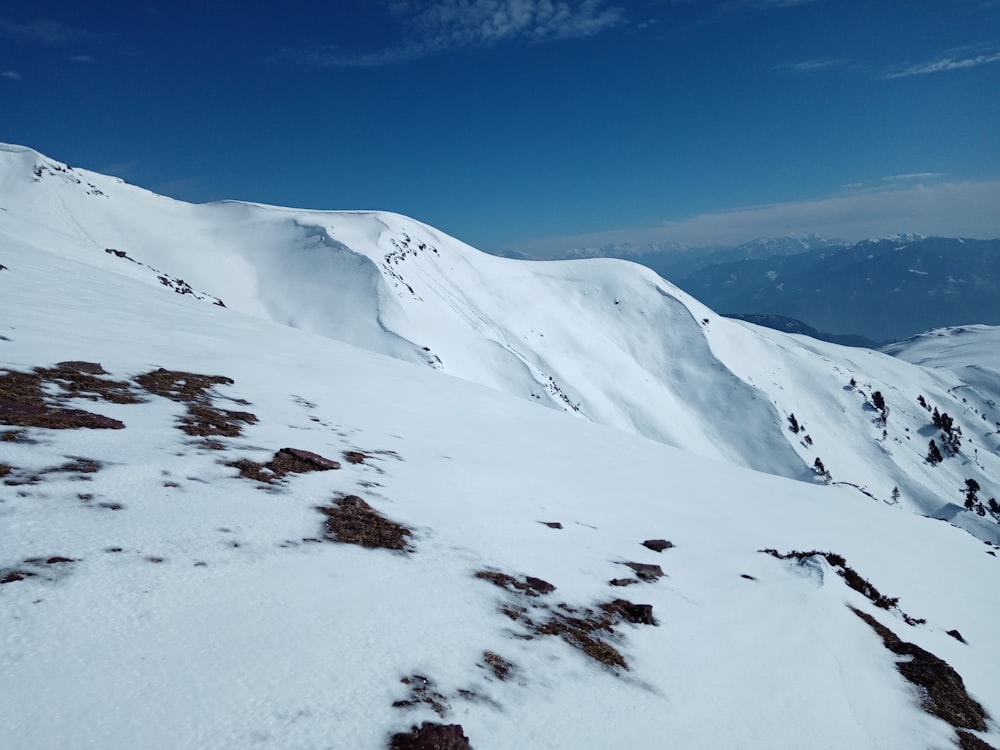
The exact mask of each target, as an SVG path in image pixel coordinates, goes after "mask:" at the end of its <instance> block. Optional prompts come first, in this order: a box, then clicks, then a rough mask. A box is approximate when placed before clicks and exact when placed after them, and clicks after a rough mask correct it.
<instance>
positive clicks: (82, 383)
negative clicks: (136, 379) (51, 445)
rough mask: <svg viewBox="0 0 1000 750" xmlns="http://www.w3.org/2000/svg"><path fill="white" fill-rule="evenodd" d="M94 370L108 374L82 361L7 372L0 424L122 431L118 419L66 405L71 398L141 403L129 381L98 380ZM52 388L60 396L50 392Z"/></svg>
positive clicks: (0, 393) (0, 378)
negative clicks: (25, 370) (86, 369)
mask: <svg viewBox="0 0 1000 750" xmlns="http://www.w3.org/2000/svg"><path fill="white" fill-rule="evenodd" d="M83 365H92V367H90V368H89V369H90V371H89V372H85V371H81V369H80V367H81V366H83ZM95 371H99V372H100V373H103V374H106V373H104V370H103V369H101V368H100V365H96V364H93V363H83V362H62V363H60V364H59V365H56V366H55V367H36V368H35V369H34V370H33V371H31V372H19V371H16V370H4V371H3V374H2V375H0V424H6V425H13V426H17V427H41V428H45V429H50V430H71V429H116V430H120V429H122V428H123V427H125V425H124V423H122V422H121V421H119V420H117V419H112V418H110V417H105V416H102V415H100V414H94V413H92V412H89V411H84V410H82V409H71V408H67V407H66V406H65V403H66V401H67V400H68V399H70V398H86V399H90V400H91V401H108V402H111V403H117V404H134V403H139V401H140V399H139V398H138V397H137V396H136V395H135V394H134V393H133V391H132V389H131V386H130V385H129V384H128V383H127V382H124V381H119V380H108V379H105V378H101V377H97V376H96V375H95V374H93V373H94V372H95ZM46 386H49V388H48V389H47V388H46ZM53 386H54V387H55V389H56V390H57V393H54V394H53V393H51V390H52V387H53ZM7 434H10V433H7ZM4 439H5V440H6V439H11V440H18V439H20V437H19V435H18V431H15V432H14V437H11V438H6V437H5V438H4Z"/></svg>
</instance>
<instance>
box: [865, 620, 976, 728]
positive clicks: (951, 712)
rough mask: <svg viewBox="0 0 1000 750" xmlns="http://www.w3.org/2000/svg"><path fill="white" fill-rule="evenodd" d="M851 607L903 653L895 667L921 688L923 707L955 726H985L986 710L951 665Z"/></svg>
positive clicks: (892, 647)
mask: <svg viewBox="0 0 1000 750" xmlns="http://www.w3.org/2000/svg"><path fill="white" fill-rule="evenodd" d="M851 611H852V612H854V614H856V615H857V616H858V617H860V618H861V619H862V620H864V621H865V622H866V623H868V625H869V626H871V628H872V630H874V631H875V632H876V633H878V635H879V636H880V637H881V638H882V643H883V644H884V645H885V647H886V648H887V649H889V650H890V651H891V652H892V653H894V654H897V655H899V656H902V657H904V660H902V661H898V662H896V669H898V670H899V673H900V674H901V675H903V677H905V678H906V679H907V680H908V681H910V682H912V683H913V684H914V685H916V686H917V687H919V688H920V689H921V692H922V694H923V707H924V710H925V711H927V712H928V713H931V714H933V715H934V716H937V717H938V718H940V719H944V720H945V721H947V722H948V723H949V724H951V725H952V726H953V727H955V728H956V729H975V730H979V731H985V730H986V719H987V714H986V711H985V710H984V709H983V707H982V706H981V705H980V704H979V703H978V702H977V701H976V700H974V699H973V698H972V697H971V696H970V695H969V694H968V693H967V692H966V691H965V682H964V681H963V680H962V677H961V675H959V674H958V672H956V671H955V670H954V669H953V668H952V667H951V665H949V664H948V663H947V662H945V661H944V660H943V659H939V658H938V657H937V656H935V655H934V654H932V653H930V652H929V651H925V650H924V649H922V648H920V646H917V645H915V644H913V643H907V642H906V641H904V640H902V639H901V638H900V637H899V636H898V635H896V634H895V633H893V632H892V631H891V630H889V628H887V627H886V626H885V625H883V624H882V623H880V622H879V621H878V620H876V619H875V618H874V617H872V616H871V615H869V614H867V613H865V612H862V611H861V610H859V609H855V608H854V607H851Z"/></svg>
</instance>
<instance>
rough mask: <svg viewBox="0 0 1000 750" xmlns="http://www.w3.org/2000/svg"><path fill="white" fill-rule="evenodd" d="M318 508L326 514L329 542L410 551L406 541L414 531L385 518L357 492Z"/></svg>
mask: <svg viewBox="0 0 1000 750" xmlns="http://www.w3.org/2000/svg"><path fill="white" fill-rule="evenodd" d="M317 510H318V511H319V512H320V513H322V514H323V515H324V516H326V523H325V524H324V531H325V532H326V538H327V539H329V540H331V541H335V542H342V543H344V544H357V545H360V546H362V547H369V548H380V549H389V550H396V551H400V552H413V548H412V547H411V546H410V544H409V541H408V540H409V538H410V537H411V536H413V532H412V531H411V530H410V529H408V528H407V527H406V526H404V525H403V524H401V523H396V522H395V521H392V520H390V519H388V518H386V517H385V516H383V515H382V514H381V513H379V512H378V511H376V510H375V509H374V508H372V507H371V506H370V505H369V504H368V503H366V502H365V501H364V500H362V499H361V498H360V497H358V496H357V495H346V496H343V497H339V498H337V499H336V500H334V501H333V503H332V504H331V505H327V506H321V507H318V508H317Z"/></svg>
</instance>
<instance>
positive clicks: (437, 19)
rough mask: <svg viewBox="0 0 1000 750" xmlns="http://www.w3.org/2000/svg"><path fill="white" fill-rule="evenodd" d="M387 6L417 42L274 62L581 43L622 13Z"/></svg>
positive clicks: (351, 60) (586, 5)
mask: <svg viewBox="0 0 1000 750" xmlns="http://www.w3.org/2000/svg"><path fill="white" fill-rule="evenodd" d="M388 7H389V10H390V11H391V12H392V13H393V14H394V15H396V16H397V17H399V18H400V19H401V20H403V21H404V22H405V24H406V26H407V27H408V28H410V29H412V31H413V34H412V35H413V36H414V37H415V39H416V41H413V42H409V43H406V44H403V45H399V46H396V47H388V48H385V49H381V50H377V51H374V52H366V53H360V54H345V53H344V52H342V51H341V50H339V49H336V48H312V49H308V50H285V51H284V52H282V53H281V54H280V55H279V58H281V59H286V60H293V61H295V62H301V63H306V64H310V65H317V66H340V67H375V66H379V65H390V64H393V63H400V62H406V61H408V60H415V59H418V58H422V57H427V56H429V55H434V54H440V53H443V52H447V51H448V50H452V49H467V48H476V47H488V46H491V45H494V44H498V43H501V42H508V41H514V40H526V41H529V42H549V41H558V40H562V39H583V38H586V37H590V36H594V35H595V34H598V33H600V32H602V31H604V30H606V29H609V28H611V27H612V26H616V25H618V24H619V23H621V22H622V21H623V20H624V13H623V11H622V10H621V9H620V8H617V7H607V6H605V2H604V0H578V1H577V2H572V1H571V0H436V1H435V2H430V3H411V2H393V3H390V4H389V6H388Z"/></svg>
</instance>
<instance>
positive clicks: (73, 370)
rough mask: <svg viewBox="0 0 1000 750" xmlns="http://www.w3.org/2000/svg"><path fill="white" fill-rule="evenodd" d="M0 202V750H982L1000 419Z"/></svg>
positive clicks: (348, 225) (776, 363)
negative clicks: (0, 679) (68, 749)
mask: <svg viewBox="0 0 1000 750" xmlns="http://www.w3.org/2000/svg"><path fill="white" fill-rule="evenodd" d="M0 162H2V168H0V265H2V266H3V268H2V269H0V312H2V317H0V425H5V426H4V427H3V428H2V429H0V432H2V434H0V674H3V675H4V686H3V687H0V746H2V747H4V748H7V747H10V748H15V749H17V750H21V749H22V748H24V749H25V750H28V749H29V748H30V749H32V750H34V749H36V748H38V749H45V748H57V747H65V746H68V745H72V746H74V747H79V748H102V750H103V749H105V748H125V747H136V746H139V747H145V748H196V747H212V748H230V747H232V748H236V747H240V748H242V747H245V746H247V745H252V744H253V745H260V746H263V747H275V748H278V747H280V748H320V747H337V748H367V747H387V746H392V747H397V748H404V747H411V748H419V747H434V746H435V745H432V744H430V743H431V742H432V740H431V739H428V736H429V735H430V734H432V733H435V732H436V733H438V735H439V736H438V740H440V741H439V745H438V746H440V747H447V748H451V747H453V748H461V747H463V745H462V744H461V742H460V740H459V739H458V737H457V736H456V732H457V733H458V734H462V733H464V734H466V735H467V736H468V737H469V738H470V739H471V743H472V746H474V747H475V748H477V750H488V749H489V748H515V747H518V748H519V747H551V748H563V747H565V748H569V747H574V748H575V747H581V746H585V747H617V746H628V745H632V744H635V745H643V746H645V745H650V744H652V745H654V746H655V745H656V744H657V743H659V742H662V741H663V738H669V740H670V742H671V744H676V745H678V746H681V747H688V748H721V747H733V746H745V747H752V748H754V747H760V748H764V747H767V748H791V747H801V746H803V745H806V744H808V745H810V746H815V747H829V748H844V747H851V748H911V747H927V748H934V749H935V750H937V749H938V748H942V749H943V748H947V747H951V746H952V742H953V741H955V740H956V738H957V737H963V739H962V741H963V742H964V743H966V744H964V745H963V747H976V745H975V744H969V743H974V742H975V741H978V742H982V741H983V740H989V741H990V742H992V743H993V744H996V742H997V738H998V737H1000V731H998V728H997V726H996V725H995V724H994V723H993V720H992V719H990V718H988V717H987V715H990V716H995V715H997V712H998V711H1000V677H998V675H997V673H996V669H995V666H994V665H995V664H997V663H1000V640H998V639H997V638H996V637H995V625H996V620H997V616H998V614H1000V598H998V595H997V593H996V592H997V590H998V589H997V586H996V582H997V581H996V579H997V576H998V575H1000V568H998V565H1000V561H998V559H997V557H996V549H998V548H997V547H996V542H997V541H1000V538H998V537H997V534H996V531H997V529H1000V527H998V526H997V524H996V523H995V522H994V520H993V519H992V517H991V515H990V514H989V513H988V512H985V513H984V515H983V516H980V515H979V514H978V513H976V512H975V511H971V512H970V511H965V510H963V509H962V507H961V504H962V500H963V491H964V490H967V489H968V487H967V485H965V480H967V479H973V480H975V481H976V483H977V486H979V487H980V490H979V494H980V496H981V498H982V500H983V501H984V502H985V501H986V499H987V498H989V497H990V496H991V495H992V496H996V495H997V494H1000V493H998V492H997V484H996V480H995V479H994V477H996V476H998V472H997V469H998V468H1000V466H998V460H1000V459H998V457H997V443H996V437H997V435H996V433H995V432H994V431H993V429H992V424H993V423H992V420H993V419H994V411H991V410H995V409H996V405H995V403H994V404H993V405H991V404H990V403H989V398H988V396H987V395H986V394H985V393H979V392H977V393H973V392H972V391H966V392H962V393H954V392H952V391H953V389H954V383H953V377H952V375H951V373H950V372H948V373H942V372H941V371H939V370H936V369H927V368H924V367H921V366H919V365H915V364H911V363H909V362H906V361H903V360H902V359H898V358H893V357H890V356H887V355H884V354H880V353H876V352H870V351H858V350H849V349H845V348H842V347H837V346H834V345H830V344H822V343H820V342H814V341H811V340H809V339H806V338H804V337H796V336H789V335H783V334H780V333H778V332H775V331H769V330H766V329H760V328H757V327H754V326H752V325H748V324H744V323H740V322H736V321H729V320H726V319H724V318H721V317H719V316H717V315H715V314H714V313H713V312H712V311H711V310H709V309H707V308H705V307H704V306H702V305H700V304H699V303H698V302H697V301H695V300H693V299H692V298H690V297H689V296H688V295H685V294H684V293H682V292H680V291H679V290H678V289H676V288H675V287H673V286H671V285H670V284H668V283H667V282H665V281H663V280H662V279H660V278H659V277H657V276H656V275H655V274H653V273H652V272H650V271H648V270H644V269H642V268H640V267H638V266H636V265H633V264H629V263H624V262H617V261H611V260H594V261H574V262H559V263H544V264H541V263H528V262H518V261H511V260H505V259H499V258H493V257H490V256H486V255H483V254H481V253H478V252H477V251H475V250H474V249H472V248H470V247H468V246H466V245H464V244H462V243H460V242H458V241H457V240H455V239H453V238H450V237H448V236H447V235H445V234H443V233H441V232H439V231H437V230H435V229H433V228H431V227H428V226H426V225H423V224H421V223H419V222H416V221H413V220H411V219H407V218H405V217H401V216H396V215H393V214H385V213H378V212H315V211H298V210H292V209H281V208H274V207H266V206H257V205H248V204H241V203H221V204H211V205H205V206H193V205H188V204H184V203H179V202H177V201H172V200H170V199H167V198H162V197H160V196H156V195H154V194H152V193H149V192H147V191H144V190H141V189H139V188H136V187H133V186H130V185H126V184H124V183H122V182H121V181H119V180H116V179H114V178H109V177H105V176H102V175H97V174H94V173H90V172H86V171H84V170H77V169H70V168H69V167H67V166H65V165H63V164H60V163H59V162H55V161H53V160H50V159H47V158H46V157H43V156H41V155H39V154H37V153H35V152H33V151H31V150H28V149H24V148H20V147H14V146H7V147H3V148H2V149H0ZM384 355H388V357H387V356H384ZM394 360H395V361H394ZM60 363H62V364H60ZM449 375H452V376H457V377H448V376H449ZM852 381H853V382H852ZM484 386H485V387H484ZM876 391H877V392H878V393H879V394H880V396H876V395H875V393H876ZM918 397H920V398H921V399H922V400H923V402H924V403H925V404H928V405H929V407H930V408H932V409H933V408H937V409H938V412H939V415H940V414H942V413H947V414H948V415H950V419H951V422H950V424H949V428H948V432H949V434H950V435H951V436H952V442H953V443H954V437H955V436H957V433H958V429H959V428H960V429H961V436H960V442H961V445H960V446H959V449H958V450H957V452H956V454H955V455H954V456H946V457H944V458H943V460H942V462H941V463H939V464H937V465H933V466H932V465H929V464H927V463H926V462H925V461H924V456H925V455H926V453H927V445H928V441H929V440H930V439H931V437H933V438H934V439H936V440H937V441H938V442H942V443H943V441H942V428H940V427H934V426H933V424H932V417H931V413H930V412H928V411H927V410H926V409H925V407H924V406H922V405H920V404H919V403H918V401H917V398H918ZM963 399H965V401H964V402H963ZM533 402H534V403H533ZM539 404H544V405H547V406H550V407H554V408H550V409H545V408H539ZM880 404H884V407H885V408H883V407H882V406H880ZM793 415H794V419H793V418H792V417H793ZM938 421H940V420H938ZM792 428H797V429H796V431H793V429H792ZM883 430H884V433H883ZM650 438H651V439H650ZM807 438H808V439H807ZM943 447H944V446H943ZM945 452H946V453H947V450H945ZM817 457H821V459H822V463H823V465H824V467H825V470H827V471H829V472H830V474H831V475H832V484H831V485H827V484H824V483H822V482H820V481H819V480H818V479H817V478H816V477H815V474H814V473H813V472H812V470H811V468H810V467H812V466H813V465H814V460H815V458H817ZM762 472H766V473H762ZM803 479H804V480H806V481H802V480H803ZM838 482H852V483H853V484H856V485H857V487H853V486H847V485H845V484H838ZM894 487H895V488H898V490H899V492H898V493H893V492H892V490H893V488H894ZM859 489H860V490H862V491H859ZM894 494H898V499H897V498H894V497H893V495H894ZM893 503H896V504H895V505H893ZM903 508H908V509H910V510H915V511H918V513H907V512H901V509H903ZM920 513H931V514H937V515H938V516H944V517H948V518H950V519H951V520H952V521H953V524H948V523H941V522H939V521H935V520H931V519H929V518H926V517H924V516H922V515H920ZM955 525H960V526H962V527H964V529H966V530H968V531H971V532H972V533H973V534H975V535H977V536H979V537H980V538H981V539H982V540H986V541H987V542H988V544H987V545H984V544H983V543H982V541H979V540H976V539H974V538H973V536H971V535H970V534H968V533H966V532H965V531H963V530H961V529H959V528H956V527H955ZM657 540H662V543H657ZM667 542H669V544H668V543H667ZM644 543H645V544H644ZM372 547H375V548H372ZM378 547H387V548H389V549H380V548H378ZM763 550H773V551H774V552H773V554H767V553H765V552H762V551H763ZM816 550H819V551H821V552H824V553H826V554H818V553H817V554H806V553H810V552H813V551H816ZM793 551H799V552H801V554H796V555H792V556H791V557H788V556H787V555H788V553H792V552H793ZM894 599H898V600H897V601H893V600H894ZM845 605H849V606H845ZM851 608H853V610H856V611H857V612H855V611H853V610H852V609H851ZM859 613H860V614H859ZM893 634H895V635H893ZM896 636H898V638H897V637H896ZM908 665H913V666H908ZM948 665H950V667H949V666H948ZM952 667H953V668H954V670H953V671H952V670H951V668H952ZM958 675H960V676H961V677H960V678H959V677H958ZM963 680H964V682H963ZM966 690H967V692H968V695H967V694H966ZM970 695H971V697H969V696H970ZM981 711H983V712H982V713H981ZM423 722H431V724H429V725H428V726H429V727H430V728H428V729H425V730H424V736H423V738H421V736H420V730H419V729H417V730H416V731H415V732H414V733H413V734H412V735H409V736H407V735H408V732H409V730H410V727H411V726H417V725H421V724H422V723H423ZM454 724H460V725H461V727H462V728H461V730H458V729H443V728H440V727H439V728H437V729H435V728H434V725H440V726H447V725H454ZM957 732H965V734H963V735H960V734H957ZM973 733H975V734H973ZM445 735H447V736H448V737H449V738H450V739H449V740H448V741H449V742H451V744H444V742H445V740H444V739H442V737H444V736H445ZM977 738H979V739H977ZM420 743H424V744H420ZM980 747H981V745H980Z"/></svg>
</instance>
